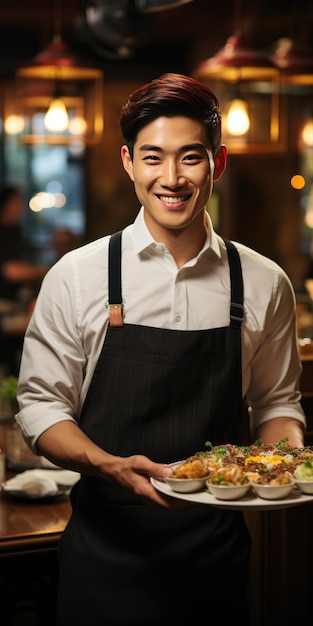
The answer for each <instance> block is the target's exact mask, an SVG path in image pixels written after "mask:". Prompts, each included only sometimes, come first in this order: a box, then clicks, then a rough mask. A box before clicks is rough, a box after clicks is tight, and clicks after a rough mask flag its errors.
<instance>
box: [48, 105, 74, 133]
mask: <svg viewBox="0 0 313 626" xmlns="http://www.w3.org/2000/svg"><path fill="white" fill-rule="evenodd" d="M68 122H69V119H68V113H67V110H66V106H65V104H64V102H63V100H61V98H55V99H54V100H52V102H51V104H50V106H49V109H48V111H47V113H46V115H45V117H44V124H45V127H46V129H47V130H50V131H51V132H54V133H58V132H63V131H64V130H66V129H67V127H68Z"/></svg>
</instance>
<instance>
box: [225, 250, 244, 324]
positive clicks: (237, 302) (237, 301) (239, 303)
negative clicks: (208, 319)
mask: <svg viewBox="0 0 313 626" xmlns="http://www.w3.org/2000/svg"><path fill="white" fill-rule="evenodd" d="M224 242H225V245H226V250H227V254H228V262H229V273H230V285H231V297H230V325H231V326H239V327H240V326H241V322H242V321H243V315H244V307H243V278H242V268H241V262H240V256H239V252H238V250H237V248H236V247H235V246H234V244H233V243H231V241H228V240H227V239H224Z"/></svg>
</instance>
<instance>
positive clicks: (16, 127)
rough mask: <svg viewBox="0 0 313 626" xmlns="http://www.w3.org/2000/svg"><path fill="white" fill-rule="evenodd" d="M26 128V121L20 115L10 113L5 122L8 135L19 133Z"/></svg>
mask: <svg viewBox="0 0 313 626" xmlns="http://www.w3.org/2000/svg"><path fill="white" fill-rule="evenodd" d="M24 128H25V121H24V118H23V117H21V116H20V115H9V116H8V117H7V118H6V120H5V122H4V129H5V132H6V133H8V135H18V134H19V133H22V132H23V130H24Z"/></svg>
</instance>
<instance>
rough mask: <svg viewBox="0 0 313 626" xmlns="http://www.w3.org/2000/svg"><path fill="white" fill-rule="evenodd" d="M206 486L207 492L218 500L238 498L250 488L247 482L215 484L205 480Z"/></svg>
mask: <svg viewBox="0 0 313 626" xmlns="http://www.w3.org/2000/svg"><path fill="white" fill-rule="evenodd" d="M206 486H207V488H208V490H209V492H210V493H211V494H212V495H213V496H214V497H215V498H218V500H238V499H239V498H243V496H245V495H246V494H247V493H248V491H249V489H250V483H249V482H246V483H242V484H241V485H216V484H213V483H211V482H210V480H207V481H206Z"/></svg>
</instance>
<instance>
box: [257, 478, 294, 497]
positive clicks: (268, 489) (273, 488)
mask: <svg viewBox="0 0 313 626" xmlns="http://www.w3.org/2000/svg"><path fill="white" fill-rule="evenodd" d="M251 485H252V488H253V491H254V492H255V493H256V495H257V496H259V498H263V499H264V500H281V499H282V498H286V497H287V496H289V494H290V493H291V492H292V490H293V488H294V486H295V481H294V480H292V481H291V482H290V483H287V484H285V485H261V484H260V483H255V482H253V481H251Z"/></svg>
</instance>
